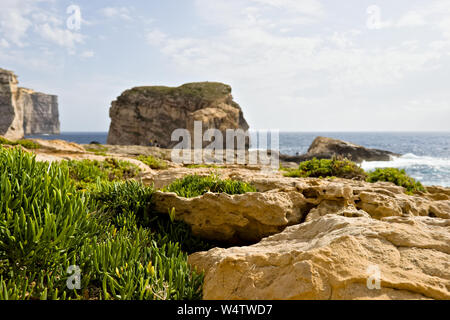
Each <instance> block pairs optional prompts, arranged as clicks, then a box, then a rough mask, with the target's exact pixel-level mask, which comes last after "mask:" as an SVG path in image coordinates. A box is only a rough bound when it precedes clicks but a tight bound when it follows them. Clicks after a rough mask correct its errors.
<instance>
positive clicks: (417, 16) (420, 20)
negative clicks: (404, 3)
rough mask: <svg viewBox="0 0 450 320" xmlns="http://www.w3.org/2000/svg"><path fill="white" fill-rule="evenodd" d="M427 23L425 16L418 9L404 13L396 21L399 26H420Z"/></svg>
mask: <svg viewBox="0 0 450 320" xmlns="http://www.w3.org/2000/svg"><path fill="white" fill-rule="evenodd" d="M425 24H426V21H425V17H424V16H423V14H421V13H420V12H418V11H410V12H407V13H406V14H405V15H403V16H402V17H401V18H400V19H399V20H398V21H397V23H396V26H397V27H418V26H424V25H425Z"/></svg>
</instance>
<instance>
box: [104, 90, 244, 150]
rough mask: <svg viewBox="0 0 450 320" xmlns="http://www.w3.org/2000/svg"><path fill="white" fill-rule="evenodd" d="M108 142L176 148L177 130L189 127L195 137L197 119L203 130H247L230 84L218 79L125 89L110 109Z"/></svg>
mask: <svg viewBox="0 0 450 320" xmlns="http://www.w3.org/2000/svg"><path fill="white" fill-rule="evenodd" d="M109 114H110V117H111V126H110V129H109V134H108V144H116V145H143V146H147V145H150V144H152V143H153V144H156V145H159V146H161V147H164V148H170V147H173V146H174V145H176V144H177V143H178V141H176V142H174V141H171V135H172V132H173V131H174V130H175V129H187V130H189V131H190V132H191V137H193V127H194V121H201V122H202V124H203V132H204V131H205V130H207V129H210V128H214V129H218V130H220V131H221V132H222V133H223V136H224V137H225V134H224V132H225V130H227V129H243V130H244V131H246V130H248V128H249V126H248V124H247V122H246V121H245V119H244V116H243V112H242V110H241V108H240V106H239V105H238V104H237V103H236V102H234V101H233V97H232V95H231V87H230V86H228V85H226V84H223V83H216V82H199V83H188V84H184V85H182V86H180V87H175V88H172V87H160V86H150V87H136V88H133V89H130V90H126V91H125V92H123V93H122V95H121V96H120V97H118V98H117V100H115V101H113V102H112V106H111V109H110V112H109Z"/></svg>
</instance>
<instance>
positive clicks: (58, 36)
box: [36, 23, 84, 49]
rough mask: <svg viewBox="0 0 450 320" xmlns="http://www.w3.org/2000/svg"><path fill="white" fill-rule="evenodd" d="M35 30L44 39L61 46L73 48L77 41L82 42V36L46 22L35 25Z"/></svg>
mask: <svg viewBox="0 0 450 320" xmlns="http://www.w3.org/2000/svg"><path fill="white" fill-rule="evenodd" d="M36 32H37V33H38V34H39V35H40V36H41V37H42V38H44V39H46V40H48V41H51V42H53V43H55V44H57V45H59V46H61V47H66V48H68V49H73V48H74V47H75V45H76V44H77V43H82V42H83V39H84V36H83V35H82V34H81V33H78V32H73V31H71V30H69V29H65V28H60V27H57V26H51V25H50V24H48V23H44V24H43V25H39V26H37V27H36Z"/></svg>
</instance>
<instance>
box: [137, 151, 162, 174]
mask: <svg viewBox="0 0 450 320" xmlns="http://www.w3.org/2000/svg"><path fill="white" fill-rule="evenodd" d="M137 159H138V160H139V161H141V162H143V163H144V164H146V165H147V166H149V167H150V168H152V169H155V170H161V169H167V167H168V166H167V163H166V162H165V161H164V160H161V159H158V158H155V157H154V156H151V155H150V156H139V157H137Z"/></svg>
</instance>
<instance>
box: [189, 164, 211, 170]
mask: <svg viewBox="0 0 450 320" xmlns="http://www.w3.org/2000/svg"><path fill="white" fill-rule="evenodd" d="M186 168H188V169H198V168H212V169H218V168H219V167H218V166H217V165H215V164H188V165H186Z"/></svg>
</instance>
